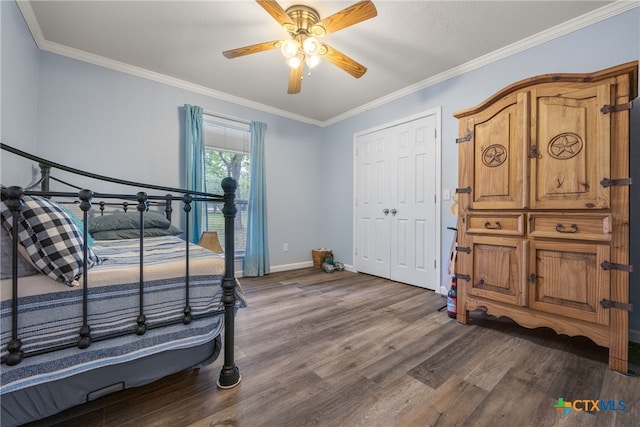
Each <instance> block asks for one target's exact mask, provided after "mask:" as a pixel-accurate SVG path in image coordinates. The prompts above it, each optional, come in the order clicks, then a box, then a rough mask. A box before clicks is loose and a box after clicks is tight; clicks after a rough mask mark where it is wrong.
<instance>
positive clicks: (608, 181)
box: [600, 178, 633, 187]
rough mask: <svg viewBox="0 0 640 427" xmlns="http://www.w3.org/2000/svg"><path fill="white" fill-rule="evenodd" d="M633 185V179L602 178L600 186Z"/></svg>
mask: <svg viewBox="0 0 640 427" xmlns="http://www.w3.org/2000/svg"><path fill="white" fill-rule="evenodd" d="M631 184H633V181H632V180H631V178H620V179H609V178H602V181H600V185H602V186H603V187H611V186H612V185H631Z"/></svg>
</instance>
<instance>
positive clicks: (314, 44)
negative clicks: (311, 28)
mask: <svg viewBox="0 0 640 427" xmlns="http://www.w3.org/2000/svg"><path fill="white" fill-rule="evenodd" d="M302 50H304V53H305V54H307V55H317V54H318V52H319V51H320V42H319V41H318V39H317V38H315V37H307V38H306V39H305V40H304V42H302Z"/></svg>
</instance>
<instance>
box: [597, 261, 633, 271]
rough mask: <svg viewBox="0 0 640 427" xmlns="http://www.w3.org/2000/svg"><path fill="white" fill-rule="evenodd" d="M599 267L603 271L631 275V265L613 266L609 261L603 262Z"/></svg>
mask: <svg viewBox="0 0 640 427" xmlns="http://www.w3.org/2000/svg"><path fill="white" fill-rule="evenodd" d="M600 266H601V267H602V269H603V270H620V271H626V272H629V273H633V265H631V264H614V263H612V262H609V261H603V262H602V264H600Z"/></svg>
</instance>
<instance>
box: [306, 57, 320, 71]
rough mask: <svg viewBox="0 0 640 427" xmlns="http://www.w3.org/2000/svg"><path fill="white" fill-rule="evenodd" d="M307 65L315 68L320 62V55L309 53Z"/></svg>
mask: <svg viewBox="0 0 640 427" xmlns="http://www.w3.org/2000/svg"><path fill="white" fill-rule="evenodd" d="M306 62H307V67H309V68H315V66H316V65H318V64H319V63H320V57H319V56H318V55H309V56H307V57H306Z"/></svg>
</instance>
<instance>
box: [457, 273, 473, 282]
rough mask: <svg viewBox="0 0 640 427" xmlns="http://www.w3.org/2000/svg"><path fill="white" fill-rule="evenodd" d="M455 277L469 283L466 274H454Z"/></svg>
mask: <svg viewBox="0 0 640 427" xmlns="http://www.w3.org/2000/svg"><path fill="white" fill-rule="evenodd" d="M456 277H457V278H458V279H462V280H466V281H467V282H470V281H471V276H469V275H468V274H456Z"/></svg>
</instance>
